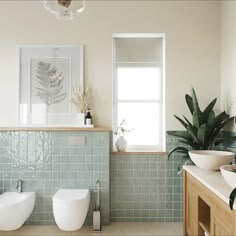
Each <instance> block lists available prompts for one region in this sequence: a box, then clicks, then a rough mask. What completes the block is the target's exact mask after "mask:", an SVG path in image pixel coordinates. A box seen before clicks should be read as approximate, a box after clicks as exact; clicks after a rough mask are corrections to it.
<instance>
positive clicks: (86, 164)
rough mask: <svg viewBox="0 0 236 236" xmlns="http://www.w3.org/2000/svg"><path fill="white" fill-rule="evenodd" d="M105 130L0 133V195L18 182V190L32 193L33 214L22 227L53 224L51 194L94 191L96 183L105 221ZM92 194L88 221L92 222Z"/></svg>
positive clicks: (106, 203)
mask: <svg viewBox="0 0 236 236" xmlns="http://www.w3.org/2000/svg"><path fill="white" fill-rule="evenodd" d="M109 142H110V133H109V132H90V131H89V132H65V131H55V132H29V131H19V132H18V131H14V132H13V131H12V132H0V193H2V192H6V191H15V190H14V186H15V184H16V180H17V179H23V181H24V184H23V191H34V192H36V202H35V208H34V211H33V214H32V215H31V216H30V218H29V220H28V221H27V224H37V225H40V224H43V225H47V224H55V222H54V218H53V210H52V196H53V195H54V194H55V192H56V191H57V190H58V189H63V188H89V189H96V180H97V179H100V180H101V206H102V217H103V222H104V223H109V153H110V149H109ZM94 200H95V193H92V199H91V204H90V210H89V214H88V216H87V219H86V221H87V223H91V221H92V210H93V207H94Z"/></svg>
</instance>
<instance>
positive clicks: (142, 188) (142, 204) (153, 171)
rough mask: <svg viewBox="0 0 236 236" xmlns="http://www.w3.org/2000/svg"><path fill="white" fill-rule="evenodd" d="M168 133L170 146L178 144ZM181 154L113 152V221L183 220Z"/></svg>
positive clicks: (111, 163)
mask: <svg viewBox="0 0 236 236" xmlns="http://www.w3.org/2000/svg"><path fill="white" fill-rule="evenodd" d="M178 144H179V143H178V141H177V140H176V139H174V138H173V137H172V136H168V135H167V149H168V150H169V149H171V148H172V147H174V146H176V145H178ZM179 165H181V156H178V155H175V156H174V157H172V158H171V159H170V160H169V161H168V160H167V156H166V155H165V154H163V155H155V154H154V155H153V154H151V155H138V154H135V155H111V160H110V194H111V206H110V210H111V214H110V217H111V221H113V222H182V220H183V216H182V215H183V200H182V175H181V174H180V175H178V174H177V169H178V166H179Z"/></svg>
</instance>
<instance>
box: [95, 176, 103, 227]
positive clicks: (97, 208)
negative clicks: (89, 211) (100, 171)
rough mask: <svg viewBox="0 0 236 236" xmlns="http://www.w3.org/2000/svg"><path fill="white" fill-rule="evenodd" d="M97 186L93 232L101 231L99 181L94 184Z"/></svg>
mask: <svg viewBox="0 0 236 236" xmlns="http://www.w3.org/2000/svg"><path fill="white" fill-rule="evenodd" d="M96 185H97V190H96V193H97V199H96V202H95V208H94V210H93V230H94V231H101V230H102V226H101V211H100V199H99V197H100V196H99V195H100V180H97V182H96Z"/></svg>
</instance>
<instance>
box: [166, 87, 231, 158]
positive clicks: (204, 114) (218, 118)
mask: <svg viewBox="0 0 236 236" xmlns="http://www.w3.org/2000/svg"><path fill="white" fill-rule="evenodd" d="M185 100H186V103H187V106H188V108H189V110H190V112H191V115H192V121H190V120H188V119H187V118H186V117H185V116H183V119H181V118H180V117H178V116H176V115H175V117H176V119H177V120H178V121H179V122H180V123H181V124H182V125H183V127H184V128H185V131H168V132H167V133H168V134H170V135H174V136H176V137H178V138H180V139H179V142H180V143H182V144H183V146H178V147H175V148H173V149H172V150H170V152H169V154H168V158H169V157H170V156H171V155H172V154H173V153H180V154H182V155H183V157H185V158H187V159H188V160H189V158H190V157H189V154H188V151H189V150H210V149H217V146H218V145H220V144H222V143H223V142H225V141H229V140H233V139H234V140H235V137H232V136H226V135H224V133H222V132H221V131H222V129H223V128H224V127H225V126H226V125H227V124H228V123H229V122H230V121H231V120H232V119H233V118H234V117H230V116H229V115H228V114H226V112H225V111H223V112H221V113H220V114H218V115H215V112H214V110H213V108H214V106H215V104H216V101H217V99H216V98H215V99H214V100H213V101H212V102H210V104H209V105H208V106H207V107H206V108H205V109H204V110H203V111H202V110H201V109H200V107H199V105H198V99H197V96H196V93H195V90H194V89H193V88H192V89H191V96H190V95H188V94H186V95H185ZM218 149H219V148H218Z"/></svg>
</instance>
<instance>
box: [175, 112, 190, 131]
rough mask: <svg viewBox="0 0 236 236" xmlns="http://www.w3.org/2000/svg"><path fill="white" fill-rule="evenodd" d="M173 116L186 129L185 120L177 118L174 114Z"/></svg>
mask: <svg viewBox="0 0 236 236" xmlns="http://www.w3.org/2000/svg"><path fill="white" fill-rule="evenodd" d="M174 117H175V118H176V119H177V120H178V121H179V122H180V123H181V124H182V125H183V126H184V127H185V129H187V126H188V124H187V123H186V122H185V121H183V120H182V119H181V118H179V117H178V116H176V115H174Z"/></svg>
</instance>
